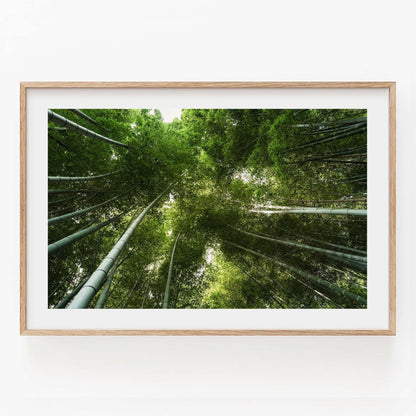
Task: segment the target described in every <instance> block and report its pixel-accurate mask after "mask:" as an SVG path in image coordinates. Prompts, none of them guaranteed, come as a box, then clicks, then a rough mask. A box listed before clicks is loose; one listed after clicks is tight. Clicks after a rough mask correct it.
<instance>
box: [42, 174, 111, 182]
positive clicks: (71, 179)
mask: <svg viewBox="0 0 416 416" xmlns="http://www.w3.org/2000/svg"><path fill="white" fill-rule="evenodd" d="M115 173H116V172H110V173H103V174H102V175H94V176H48V182H50V183H59V182H82V181H90V180H93V179H99V178H105V177H106V176H110V175H114V174H115Z"/></svg>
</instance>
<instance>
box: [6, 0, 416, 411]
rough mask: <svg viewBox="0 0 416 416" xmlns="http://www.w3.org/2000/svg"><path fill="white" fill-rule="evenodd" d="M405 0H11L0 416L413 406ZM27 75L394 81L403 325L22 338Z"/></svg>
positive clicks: (411, 80) (415, 101) (411, 92)
mask: <svg viewBox="0 0 416 416" xmlns="http://www.w3.org/2000/svg"><path fill="white" fill-rule="evenodd" d="M411 6H412V2H411V1H408V2H406V1H400V0H396V1H395V2H389V1H363V0H359V1H357V0H349V1H345V2H340V1H330V0H328V1H325V0H314V1H308V0H303V1H296V0H295V1H289V0H285V1H262V0H257V1H242V0H240V1H229V2H226V1H224V0H222V1H218V0H209V1H190V0H189V1H184V0H182V1H167V0H166V1H151V0H148V1H146V2H143V1H123V0H119V1H113V0H111V1H110V0H109V1H107V0H102V1H87V0H83V1H80V0H72V1H71V2H57V1H51V0H45V1H21V0H20V1H17V0H15V1H7V2H6V1H3V2H1V5H0V71H1V77H0V85H1V89H0V103H1V109H0V114H1V130H0V131H1V140H2V141H1V149H2V151H1V153H0V157H1V159H0V169H1V172H0V174H1V176H0V177H1V189H2V195H3V196H4V198H3V202H2V204H1V217H0V218H2V219H3V221H2V227H1V228H2V231H6V232H5V233H3V235H2V238H1V239H0V241H1V243H0V244H1V251H0V253H1V259H2V264H4V265H5V267H2V273H1V279H2V286H1V287H2V289H3V290H2V301H1V302H0V317H1V326H2V342H1V344H0V345H1V346H0V348H1V354H0V369H1V370H0V380H1V382H3V383H4V385H3V386H2V388H1V389H0V410H2V413H3V414H5V415H6V414H7V415H23V414H29V412H30V414H31V415H52V414H54V415H56V414H59V415H62V414H64V415H66V414H73V413H77V414H78V415H84V414H99V413H100V414H103V415H113V414H114V415H116V414H151V415H153V414H169V413H170V414H212V413H213V412H216V413H217V414H225V413H228V414H236V413H239V414H250V415H251V414H254V412H256V413H257V414H262V413H263V412H266V411H267V412H273V413H276V412H277V411H279V410H280V411H282V412H284V414H289V415H292V414H305V413H307V414H309V415H318V414H319V415H327V414H328V415H329V414H331V415H333V414H337V415H347V414H348V415H350V414H352V413H355V414H357V415H361V414H363V415H364V414H365V415H376V414H377V416H384V415H391V414H395V415H414V414H416V401H414V399H413V400H412V395H415V396H416V383H415V361H414V351H415V349H416V340H415V333H416V328H415V307H414V305H413V304H412V290H413V291H414V290H415V284H414V282H413V281H414V278H415V276H414V274H415V273H414V271H413V264H414V263H413V260H414V252H415V244H414V240H413V239H412V235H414V233H415V220H414V218H415V215H414V210H413V209H412V208H413V206H414V205H415V202H416V201H415V170H414V160H415V157H414V155H415V151H416V145H415V123H414V119H415V108H416V94H415V92H416V77H415V71H416V65H415V63H416V61H415V54H414V39H415V38H416V36H415V35H416V30H415V24H414V21H413V19H414V14H413V13H412V8H411ZM24 80H26V81H29V80H32V81H40V80H45V81H52V80H57V81H70V80H74V81H78V80H81V81H90V80H105V81H112V80H114V81H145V80H178V81H179V80H200V81H208V80H289V81H295V80H303V81H305V80H306V81H307V80H323V81H328V80H380V81H382V80H396V81H397V82H398V84H397V103H398V104H397V111H398V112H397V122H398V129H397V133H398V135H397V140H398V152H397V161H398V164H397V165H398V166H397V167H398V174H397V176H398V195H397V202H398V218H397V219H398V221H397V226H398V229H397V248H398V251H397V262H398V267H397V272H398V274H397V275H398V298H397V300H398V309H397V313H398V321H397V324H398V325H397V333H398V335H397V336H396V337H394V338H388V337H379V338H371V337H361V338H360V337H338V338H335V337H334V338H331V337H323V338H318V337H309V338H308V337H298V338H296V337H294V338H292V337H288V338H284V337H282V338H279V337H274V338H273V337H271V338H262V337H253V338H248V337H241V338H221V337H200V338H198V337H186V338H173V337H165V338H162V337H161V338H157V337H155V338H152V337H143V338H135V337H131V338H128V337H108V338H104V337H91V338H87V337H85V338H82V337H79V338H78V337H72V338H71V337H62V338H59V337H49V338H41V337H38V338H37V337H33V338H29V337H20V336H19V335H18V261H19V259H18V213H19V205H18V202H19V201H18V180H19V178H18V137H19V100H18V92H19V90H18V88H19V85H18V83H19V81H24ZM163 399H164V400H163Z"/></svg>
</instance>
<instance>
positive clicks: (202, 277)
mask: <svg viewBox="0 0 416 416" xmlns="http://www.w3.org/2000/svg"><path fill="white" fill-rule="evenodd" d="M48 114H49V116H48V180H49V191H48V209H49V213H48V217H49V221H48V239H49V248H48V251H49V259H48V265H49V275H48V291H49V292H48V306H49V307H50V308H64V307H67V308H68V307H69V308H78V307H82V308H85V307H89V308H94V307H96V308H266V309H267V308H366V306H367V289H366V286H367V285H366V270H367V257H366V251H367V118H366V116H367V114H366V111H365V110H361V109H342V110H340V109H184V110H182V114H181V117H180V119H179V118H176V119H174V120H173V121H172V122H169V123H167V122H164V120H163V117H162V114H161V112H160V111H159V110H156V109H154V110H150V109H81V110H79V109H76V110H75V109H52V110H50V111H49V113H48Z"/></svg>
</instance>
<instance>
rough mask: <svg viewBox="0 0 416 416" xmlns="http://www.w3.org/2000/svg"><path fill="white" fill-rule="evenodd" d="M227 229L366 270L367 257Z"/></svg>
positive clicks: (235, 228) (238, 229)
mask: <svg viewBox="0 0 416 416" xmlns="http://www.w3.org/2000/svg"><path fill="white" fill-rule="evenodd" d="M229 227H231V228H233V229H234V230H237V231H239V232H240V233H243V234H246V235H250V236H253V237H257V238H261V239H262V240H266V241H273V242H276V243H279V244H284V245H287V246H292V247H298V248H304V249H306V250H310V251H315V252H317V253H320V254H323V255H324V256H328V257H331V258H336V259H337V260H339V261H347V262H348V264H350V261H354V262H356V263H359V264H362V265H363V267H365V269H367V257H364V256H358V255H355V254H348V253H341V252H340V251H334V250H327V249H324V248H320V247H313V246H309V245H306V244H302V243H297V242H295V241H291V240H285V239H280V238H275V237H267V236H264V235H260V234H255V233H250V232H248V231H244V230H241V229H240V228H237V227H233V226H231V225H229Z"/></svg>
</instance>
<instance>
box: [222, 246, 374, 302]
mask: <svg viewBox="0 0 416 416" xmlns="http://www.w3.org/2000/svg"><path fill="white" fill-rule="evenodd" d="M224 241H225V242H226V243H228V244H231V245H233V246H234V247H238V248H240V249H242V250H245V251H247V252H248V253H251V254H254V255H256V256H259V257H262V258H264V259H266V260H269V261H272V262H273V263H275V264H277V265H278V266H280V267H283V268H286V269H288V270H290V271H291V272H293V273H295V274H298V275H299V276H301V277H303V278H304V279H307V280H310V281H312V282H315V283H318V284H320V285H322V286H325V287H327V288H329V289H331V290H333V291H334V292H337V293H339V294H341V295H344V296H346V297H347V298H349V299H351V300H354V301H356V302H358V303H360V304H361V305H365V306H366V305H367V300H366V299H364V298H363V297H362V296H360V295H356V294H355V293H351V292H349V291H348V290H345V289H341V288H340V287H338V286H337V285H334V284H333V283H330V282H328V281H326V280H324V279H321V278H319V277H317V276H315V275H313V274H311V273H308V272H305V271H303V270H300V269H298V268H297V267H294V266H292V265H290V264H287V263H283V262H281V261H279V260H276V259H274V258H271V257H269V256H266V255H265V254H263V253H259V252H258V251H254V250H251V249H249V248H247V247H243V246H240V245H239V244H235V243H232V242H231V241H227V240H224Z"/></svg>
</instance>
